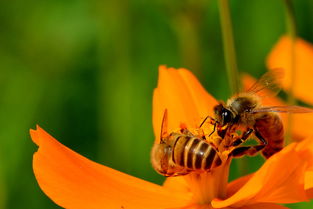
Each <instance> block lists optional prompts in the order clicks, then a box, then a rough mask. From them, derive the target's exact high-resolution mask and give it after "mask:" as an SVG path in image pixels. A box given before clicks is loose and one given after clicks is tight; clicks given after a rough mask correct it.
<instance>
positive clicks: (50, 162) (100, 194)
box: [31, 67, 313, 209]
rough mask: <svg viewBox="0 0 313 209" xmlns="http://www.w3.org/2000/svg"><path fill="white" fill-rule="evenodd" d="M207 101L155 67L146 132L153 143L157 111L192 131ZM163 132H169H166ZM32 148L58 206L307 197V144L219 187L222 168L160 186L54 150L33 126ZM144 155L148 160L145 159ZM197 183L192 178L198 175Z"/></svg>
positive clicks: (265, 204) (255, 204) (312, 154)
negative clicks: (149, 126)
mask: <svg viewBox="0 0 313 209" xmlns="http://www.w3.org/2000/svg"><path fill="white" fill-rule="evenodd" d="M214 104H216V101H215V99H214V98H213V97H212V96H210V95H209V94H208V93H207V92H206V91H205V90H204V89H203V87H202V86H201V84H200V83H199V82H198V81H197V79H196V78H195V77H194V76H193V75H192V74H191V73H190V72H189V71H187V70H185V69H179V70H175V69H172V68H170V69H166V68H165V67H160V74H159V82H158V87H157V88H156V89H155V92H154V98H153V126H154V131H155V135H156V139H159V133H160V127H161V118H162V115H163V111H164V108H165V107H166V108H167V109H168V113H169V129H170V130H174V129H175V128H177V127H179V126H180V124H181V123H183V124H185V125H186V126H187V127H190V128H193V127H197V126H198V125H199V121H201V118H203V117H205V116H206V115H208V114H211V112H210V111H211V110H212V107H213V105H214ZM170 130H169V131H170ZM31 137H32V139H33V141H34V143H36V144H37V145H38V146H39V149H38V151H37V152H36V153H35V154H34V159H33V168H34V173H35V176H36V179H37V181H38V183H39V186H40V187H41V189H42V190H43V191H44V192H45V193H46V194H47V195H48V196H49V197H50V198H51V199H52V200H53V201H54V202H55V203H56V204H58V205H60V206H62V207H65V208H78V209H80V208H88V209H90V208H101V209H103V208H108V209H112V208H120V209H122V208H125V209H153V208H155V209H162V208H164V209H165V208H168V209H170V208H171V209H209V208H212V207H214V208H241V209H248V208H249V209H259V208H270V209H281V208H285V207H283V206H280V205H278V204H276V203H294V202H300V201H306V200H308V199H310V198H312V197H313V181H312V179H313V140H311V139H310V138H308V139H306V140H303V141H301V142H299V143H293V144H290V145H289V146H288V147H286V148H284V149H283V150H282V151H281V152H279V153H277V154H275V155H274V156H272V157H271V158H270V159H268V160H267V161H266V162H265V163H264V165H263V166H262V167H261V168H260V169H259V170H258V171H257V172H256V173H254V174H252V175H249V176H245V177H242V178H239V179H237V180H235V181H234V182H231V183H230V184H228V185H227V184H226V183H227V178H228V168H229V167H228V166H229V165H224V166H221V167H220V168H218V169H216V170H214V171H213V172H210V173H203V174H201V175H200V178H194V177H195V176H193V175H190V174H189V175H186V176H180V177H171V178H167V180H166V181H165V183H164V185H163V186H159V185H156V184H153V183H149V182H147V181H144V180H141V179H138V178H135V177H132V176H129V175H127V174H124V173H121V172H119V171H116V170H113V169H111V168H108V167H105V166H103V165H99V164H97V163H95V162H92V161H90V160H88V159H86V158H84V157H83V156H81V155H79V154H77V153H75V152H74V151H72V150H70V149H69V148H67V147H65V146H64V145H62V144H60V143H59V142H58V141H57V140H55V139H54V138H53V137H52V136H50V135H49V134H48V133H46V132H45V131H44V130H43V129H41V128H40V127H37V130H31ZM147 157H148V156H147ZM198 177H199V176H198Z"/></svg>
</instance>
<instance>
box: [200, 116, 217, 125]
mask: <svg viewBox="0 0 313 209" xmlns="http://www.w3.org/2000/svg"><path fill="white" fill-rule="evenodd" d="M208 118H210V120H211V124H212V121H214V124H216V120H215V119H214V118H212V117H211V116H209V115H208V116H206V117H205V118H204V120H203V121H202V123H201V124H200V126H199V128H201V127H202V126H203V124H204V123H205V122H206V121H207V120H208Z"/></svg>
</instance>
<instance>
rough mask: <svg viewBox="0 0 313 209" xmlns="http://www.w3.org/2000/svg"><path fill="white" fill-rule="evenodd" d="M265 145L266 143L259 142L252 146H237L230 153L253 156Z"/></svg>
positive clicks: (237, 155)
mask: <svg viewBox="0 0 313 209" xmlns="http://www.w3.org/2000/svg"><path fill="white" fill-rule="evenodd" d="M265 146H266V145H264V144H260V145H254V146H243V147H237V148H236V149H234V150H233V151H232V152H231V153H230V154H231V156H233V157H242V156H243V155H249V156H254V155H255V154H257V153H258V152H259V151H260V150H262V149H263V148H264V147H265Z"/></svg>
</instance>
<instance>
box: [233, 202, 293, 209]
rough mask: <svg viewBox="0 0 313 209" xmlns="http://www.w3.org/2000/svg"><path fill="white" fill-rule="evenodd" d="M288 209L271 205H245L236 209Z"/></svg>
mask: <svg viewBox="0 0 313 209" xmlns="http://www.w3.org/2000/svg"><path fill="white" fill-rule="evenodd" d="M264 208H266V209H288V208H287V207H285V206H282V205H277V204H273V203H260V204H254V205H246V206H243V207H241V208H238V209H264Z"/></svg>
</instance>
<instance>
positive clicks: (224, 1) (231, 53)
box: [218, 0, 239, 94]
mask: <svg viewBox="0 0 313 209" xmlns="http://www.w3.org/2000/svg"><path fill="white" fill-rule="evenodd" d="M218 2H219V10H220V19H221V27H222V34H223V45H224V56H225V62H226V69H227V74H228V81H229V85H230V89H231V93H232V94H234V93H238V92H239V78H238V68H237V61H236V53H235V45H234V40H233V31H232V24H231V18H230V12H229V4H228V0H218Z"/></svg>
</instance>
